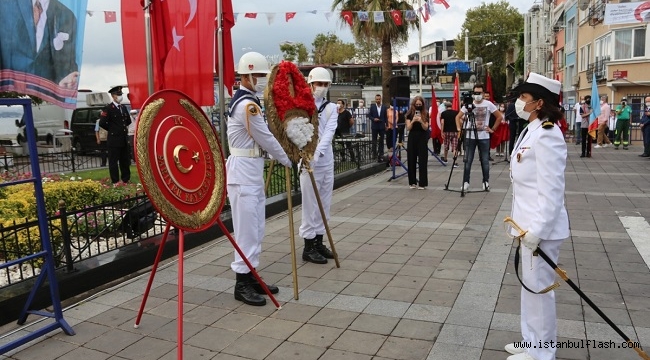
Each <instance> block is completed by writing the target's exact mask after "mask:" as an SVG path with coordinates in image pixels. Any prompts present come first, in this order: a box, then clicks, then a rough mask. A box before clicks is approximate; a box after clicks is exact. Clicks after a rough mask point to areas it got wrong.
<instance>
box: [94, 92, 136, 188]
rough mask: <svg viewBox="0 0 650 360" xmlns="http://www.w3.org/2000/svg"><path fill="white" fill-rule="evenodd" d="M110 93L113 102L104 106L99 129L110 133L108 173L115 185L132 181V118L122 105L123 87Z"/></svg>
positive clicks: (107, 143) (107, 141)
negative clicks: (130, 138)
mask: <svg viewBox="0 0 650 360" xmlns="http://www.w3.org/2000/svg"><path fill="white" fill-rule="evenodd" d="M108 93H109V94H111V98H112V99H113V101H112V102H111V103H110V104H108V105H106V106H104V108H103V109H102V112H101V114H100V115H99V127H101V128H102V129H104V130H106V131H108V137H107V139H106V146H108V173H109V174H110V176H111V182H112V183H113V184H117V183H118V182H120V180H121V181H122V182H124V183H127V182H129V180H130V179H131V151H130V150H129V139H128V132H129V131H128V127H129V125H130V124H131V117H130V116H129V111H128V110H127V108H126V106H124V105H122V104H120V103H121V102H122V99H123V96H122V87H121V86H115V87H112V88H111V89H110V90H108ZM120 173H121V175H120Z"/></svg>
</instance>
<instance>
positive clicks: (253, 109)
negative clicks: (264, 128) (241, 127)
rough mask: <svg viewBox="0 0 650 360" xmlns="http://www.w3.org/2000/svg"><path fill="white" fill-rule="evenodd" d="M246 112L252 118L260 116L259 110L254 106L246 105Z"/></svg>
mask: <svg viewBox="0 0 650 360" xmlns="http://www.w3.org/2000/svg"><path fill="white" fill-rule="evenodd" d="M246 111H248V113H249V114H251V115H253V116H257V115H259V114H260V109H259V108H258V107H257V105H255V104H248V105H247V106H246Z"/></svg>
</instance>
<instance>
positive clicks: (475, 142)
mask: <svg viewBox="0 0 650 360" xmlns="http://www.w3.org/2000/svg"><path fill="white" fill-rule="evenodd" d="M472 91H473V95H472V98H473V99H474V103H473V105H474V106H473V109H472V110H471V111H472V113H473V114H474V121H473V122H472V121H469V120H467V121H463V120H464V118H465V116H466V114H467V112H468V111H469V110H468V109H467V107H465V106H463V107H462V108H461V109H460V110H461V111H460V112H459V113H458V115H456V124H457V125H458V128H459V129H460V128H461V127H462V126H464V127H463V129H464V131H465V151H466V152H465V156H464V157H463V162H465V169H464V170H463V188H462V189H461V190H462V191H468V190H469V178H470V176H469V175H470V171H471V169H472V162H473V161H474V152H475V150H476V148H477V147H478V154H479V159H480V161H481V171H482V173H483V181H482V183H483V190H484V191H489V190H490V134H491V133H493V132H494V131H495V130H496V129H498V128H499V125H500V124H501V121H502V120H503V115H502V114H501V113H500V112H499V109H498V108H497V107H496V106H495V105H494V104H493V103H492V102H490V101H489V100H483V85H482V84H475V85H474V88H473V89H472ZM491 114H492V115H494V116H495V118H496V120H495V121H494V127H493V128H492V127H490V126H489V122H490V115H491Z"/></svg>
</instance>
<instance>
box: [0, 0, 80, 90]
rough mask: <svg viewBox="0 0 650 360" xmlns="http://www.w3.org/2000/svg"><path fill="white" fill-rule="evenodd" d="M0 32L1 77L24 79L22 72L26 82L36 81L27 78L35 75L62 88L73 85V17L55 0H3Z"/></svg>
mask: <svg viewBox="0 0 650 360" xmlns="http://www.w3.org/2000/svg"><path fill="white" fill-rule="evenodd" d="M0 32H1V33H2V34H4V35H3V36H2V37H0V73H2V77H3V78H9V79H11V78H14V80H17V81H25V76H24V74H20V73H25V74H27V75H28V76H27V79H26V80H27V81H28V82H30V83H34V82H36V83H39V79H31V78H30V77H29V75H36V76H38V77H41V78H43V79H46V80H49V81H52V82H53V83H54V84H56V85H58V86H59V87H61V88H63V89H76V88H77V82H78V78H79V72H78V66H77V62H76V57H75V55H76V49H75V48H76V40H77V19H76V18H75V15H74V13H73V12H72V11H71V10H70V9H68V8H67V7H66V6H65V5H63V4H61V3H60V2H59V0H29V1H28V0H3V1H2V11H0ZM14 72H19V73H18V74H16V73H14ZM16 85H18V84H16ZM22 86H24V85H22ZM16 90H20V89H16Z"/></svg>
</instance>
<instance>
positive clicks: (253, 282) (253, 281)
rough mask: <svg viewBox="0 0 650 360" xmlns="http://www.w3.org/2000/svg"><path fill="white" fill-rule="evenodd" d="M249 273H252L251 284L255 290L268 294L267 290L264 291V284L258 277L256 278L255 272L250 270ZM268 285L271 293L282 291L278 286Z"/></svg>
mask: <svg viewBox="0 0 650 360" xmlns="http://www.w3.org/2000/svg"><path fill="white" fill-rule="evenodd" d="M248 275H250V282H251V286H252V287H253V290H255V292H257V293H258V294H262V295H263V294H266V292H264V289H263V288H262V285H260V283H259V282H258V281H257V279H255V276H253V273H252V272H250V273H248ZM257 275H259V274H257ZM265 284H266V283H265ZM266 287H267V288H269V291H270V292H271V294H277V293H279V292H280V289H278V287H277V286H275V285H271V284H266Z"/></svg>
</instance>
